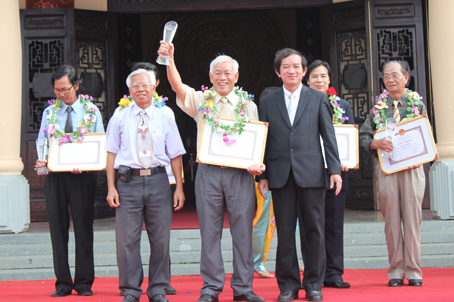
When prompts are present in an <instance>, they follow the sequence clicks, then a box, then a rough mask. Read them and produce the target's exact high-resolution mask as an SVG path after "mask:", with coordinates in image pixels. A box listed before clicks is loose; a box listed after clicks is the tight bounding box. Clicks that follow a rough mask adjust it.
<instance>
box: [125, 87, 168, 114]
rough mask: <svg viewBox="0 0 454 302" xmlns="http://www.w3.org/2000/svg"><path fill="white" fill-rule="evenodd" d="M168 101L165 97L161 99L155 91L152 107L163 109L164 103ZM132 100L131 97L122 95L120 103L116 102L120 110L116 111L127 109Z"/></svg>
mask: <svg viewBox="0 0 454 302" xmlns="http://www.w3.org/2000/svg"><path fill="white" fill-rule="evenodd" d="M167 100H168V98H167V97H163V96H162V95H158V93H157V92H156V91H155V93H154V95H153V105H154V106H156V107H158V108H159V109H161V108H162V107H164V106H165V105H166V103H165V102H166V101H167ZM133 101H134V99H133V98H132V96H130V95H129V96H126V95H124V96H123V97H122V98H121V99H120V102H118V105H120V108H119V109H118V111H121V110H123V109H125V108H128V107H129V106H131V102H133Z"/></svg>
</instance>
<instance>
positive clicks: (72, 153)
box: [47, 133, 107, 172]
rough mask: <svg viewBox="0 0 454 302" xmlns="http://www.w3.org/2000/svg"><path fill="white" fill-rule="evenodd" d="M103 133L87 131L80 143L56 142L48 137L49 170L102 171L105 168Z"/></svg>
mask: <svg viewBox="0 0 454 302" xmlns="http://www.w3.org/2000/svg"><path fill="white" fill-rule="evenodd" d="M105 146H106V134H105V133H87V134H86V136H85V137H84V141H83V142H82V143H63V144H61V145H59V144H58V140H54V138H53V137H51V138H50V143H49V157H48V163H47V167H48V170H49V172H70V171H72V170H73V169H74V168H78V169H79V170H81V171H102V170H105V169H106V161H107V152H106V150H105Z"/></svg>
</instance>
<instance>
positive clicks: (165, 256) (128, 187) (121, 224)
mask: <svg viewBox="0 0 454 302" xmlns="http://www.w3.org/2000/svg"><path fill="white" fill-rule="evenodd" d="M117 191H118V195H119V196H120V206H119V207H118V208H117V209H116V226H115V233H116V240H117V263H118V271H119V287H120V290H123V291H124V293H125V295H128V294H131V295H134V296H136V297H137V298H140V296H141V294H142V288H141V285H142V281H143V268H142V260H141V255H140V237H141V234H142V226H143V222H144V221H145V226H146V229H147V235H148V241H149V243H150V262H149V269H148V278H149V279H148V289H147V295H148V297H152V296H153V295H156V294H163V295H164V293H165V290H164V288H166V287H168V284H170V266H169V261H170V259H169V257H170V255H169V240H170V222H171V219H172V201H171V194H170V186H169V179H168V177H167V174H166V173H158V174H155V175H151V176H137V175H133V176H132V179H131V181H130V182H129V183H123V182H122V181H120V180H118V181H117Z"/></svg>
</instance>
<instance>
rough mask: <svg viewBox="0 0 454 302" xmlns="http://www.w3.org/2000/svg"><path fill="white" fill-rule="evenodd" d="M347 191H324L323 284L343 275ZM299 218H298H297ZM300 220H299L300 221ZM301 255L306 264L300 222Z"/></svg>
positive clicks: (306, 248)
mask: <svg viewBox="0 0 454 302" xmlns="http://www.w3.org/2000/svg"><path fill="white" fill-rule="evenodd" d="M346 195H347V190H342V191H340V193H339V195H336V194H335V191H334V190H327V191H326V198H325V247H326V272H325V280H324V281H325V282H334V281H336V280H343V278H342V275H343V274H344V213H345V198H346ZM298 218H299V217H298ZM301 219H302V218H300V220H301ZM299 227H300V235H301V253H302V255H303V261H304V263H306V257H307V251H308V250H310V248H311V247H310V246H307V245H306V241H305V228H304V224H303V223H301V222H300V226H299Z"/></svg>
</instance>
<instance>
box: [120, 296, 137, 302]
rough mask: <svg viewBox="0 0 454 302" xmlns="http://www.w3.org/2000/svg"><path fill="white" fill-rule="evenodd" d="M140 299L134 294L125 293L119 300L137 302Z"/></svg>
mask: <svg viewBox="0 0 454 302" xmlns="http://www.w3.org/2000/svg"><path fill="white" fill-rule="evenodd" d="M139 301H140V299H139V298H137V297H136V296H134V295H125V297H124V299H123V300H121V302H139Z"/></svg>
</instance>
